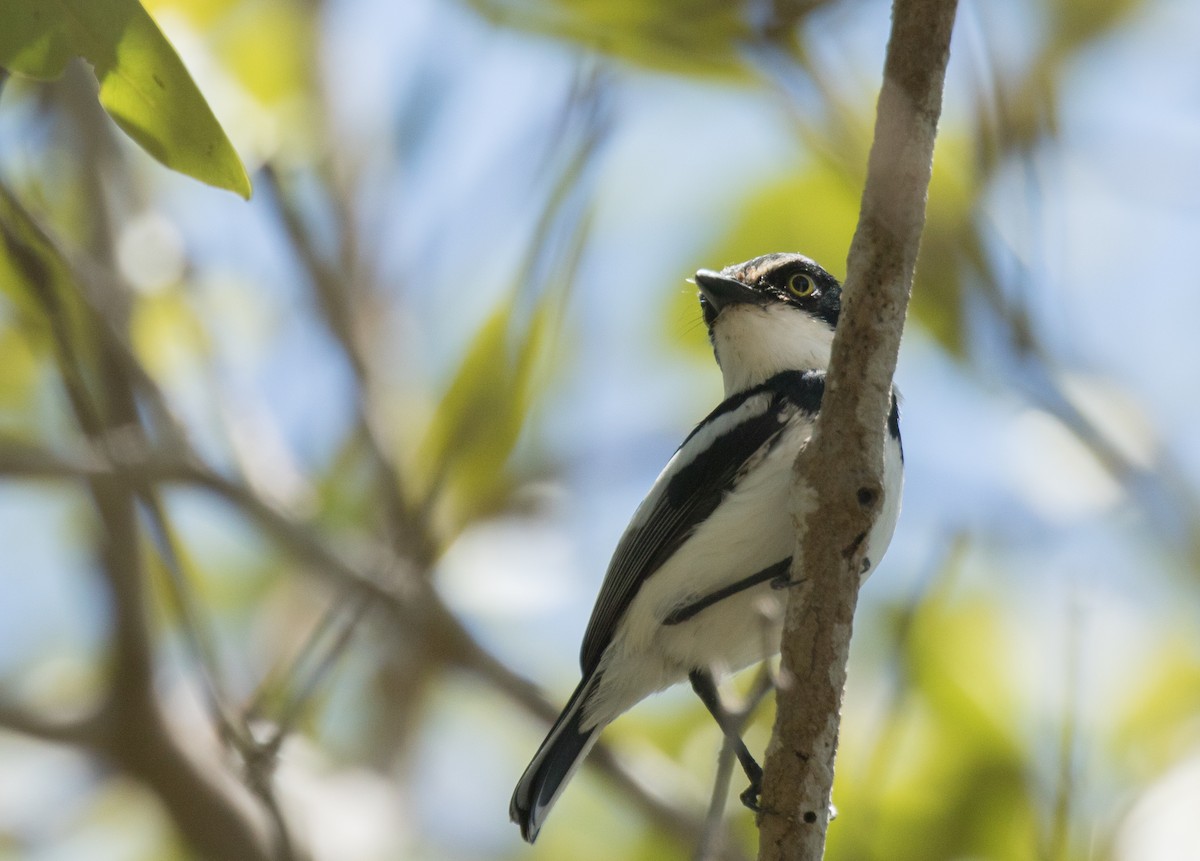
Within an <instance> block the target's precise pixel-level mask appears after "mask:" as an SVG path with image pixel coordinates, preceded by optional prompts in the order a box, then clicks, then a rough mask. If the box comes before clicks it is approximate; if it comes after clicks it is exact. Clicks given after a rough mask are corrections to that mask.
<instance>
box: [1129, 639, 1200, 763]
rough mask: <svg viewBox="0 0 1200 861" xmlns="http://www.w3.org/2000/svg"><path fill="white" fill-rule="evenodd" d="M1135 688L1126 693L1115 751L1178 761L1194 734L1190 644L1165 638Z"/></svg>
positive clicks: (1199, 715) (1198, 662)
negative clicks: (1124, 707)
mask: <svg viewBox="0 0 1200 861" xmlns="http://www.w3.org/2000/svg"><path fill="white" fill-rule="evenodd" d="M1146 666H1147V667H1149V668H1150V670H1149V672H1147V673H1146V677H1145V678H1144V679H1143V680H1142V683H1141V686H1140V688H1138V689H1137V690H1133V691H1130V692H1129V695H1128V697H1127V700H1126V702H1127V709H1126V712H1125V714H1124V715H1122V716H1121V718H1120V721H1119V723H1118V725H1117V728H1116V731H1115V732H1114V733H1113V739H1112V744H1113V747H1114V749H1115V755H1116V756H1117V757H1118V758H1119V759H1121V760H1125V761H1127V762H1129V761H1132V762H1134V763H1137V762H1140V763H1142V764H1143V765H1144V766H1149V771H1150V772H1151V773H1157V772H1159V771H1160V770H1161V769H1163V768H1165V767H1167V766H1169V765H1170V764H1171V763H1173V762H1176V761H1178V759H1179V757H1180V756H1181V755H1182V753H1183V752H1185V751H1187V750H1190V749H1193V748H1194V747H1195V745H1196V744H1197V740H1198V739H1200V658H1198V656H1197V653H1196V647H1195V643H1194V642H1192V641H1190V640H1187V641H1183V642H1177V643H1171V644H1170V645H1168V646H1166V647H1164V648H1162V649H1161V650H1160V652H1159V653H1158V654H1157V655H1155V656H1154V658H1152V659H1150V660H1147V661H1146Z"/></svg>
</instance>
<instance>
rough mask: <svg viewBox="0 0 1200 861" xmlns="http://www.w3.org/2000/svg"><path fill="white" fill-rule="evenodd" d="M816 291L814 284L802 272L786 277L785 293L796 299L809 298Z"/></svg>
mask: <svg viewBox="0 0 1200 861" xmlns="http://www.w3.org/2000/svg"><path fill="white" fill-rule="evenodd" d="M816 290H817V285H816V282H814V281H813V280H812V278H811V277H810V276H808V275H805V274H804V273H803V272H797V273H796V274H794V275H791V276H789V277H788V280H787V291H788V292H789V293H791V294H792V295H793V296H795V297H796V298H797V299H803V298H805V297H806V296H811V295H812V294H813V293H815V292H816Z"/></svg>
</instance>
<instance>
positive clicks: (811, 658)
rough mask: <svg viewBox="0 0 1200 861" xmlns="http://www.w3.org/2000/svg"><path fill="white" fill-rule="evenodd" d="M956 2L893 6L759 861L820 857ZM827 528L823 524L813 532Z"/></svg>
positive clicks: (771, 756)
mask: <svg viewBox="0 0 1200 861" xmlns="http://www.w3.org/2000/svg"><path fill="white" fill-rule="evenodd" d="M955 7H956V0H896V2H895V5H894V6H893V13H892V14H893V20H892V34H891V39H890V41H889V44H888V51H887V59H886V61H885V64H884V76H883V86H882V89H881V91H880V95H879V105H878V113H877V120H876V126H875V141H874V144H873V145H872V148H871V157H870V161H869V164H868V173H867V182H866V187H865V189H864V192H863V203H862V211H861V213H860V216H859V225H858V231H857V232H856V234H855V237H854V242H853V243H852V245H851V249H850V256H849V261H848V272H847V278H846V290H845V294H844V303H843V305H844V307H843V311H842V315H841V318H840V319H839V322H838V330H837V335H836V337H835V339H834V344H833V358H832V361H831V363H830V367H829V374H828V377H827V379H826V385H825V396H824V400H823V402H822V408H821V417H820V419H819V421H818V423H817V428H816V430H815V432H814V434H813V439H812V442H811V443H810V444H809V446H808V447H807V448H806V449H805V450H804V451H803V452H802V453H801V454H800V456H799V458H798V459H797V463H796V472H797V476H804V477H805V479H806V480H805V481H800V480H799V479H798V480H797V483H796V485H795V486H794V488H793V494H792V500H793V502H792V510H793V517H794V518H795V520H796V523H797V527H798V530H797V539H798V540H797V550H796V553H795V556H794V561H793V571H792V576H793V579H794V580H796V581H798V582H799V581H803V582H802V585H801V586H800V587H799V588H797V589H796V590H794V591H793V592H792V594H791V596H790V599H789V604H788V610H787V616H786V620H785V625H784V635H783V642H782V656H783V658H782V668H781V674H782V678H783V681H784V684H783V685H782V687H781V689H780V691H779V694H778V708H777V711H776V722H775V731H774V735H773V737H772V740H771V744H770V747H769V748H768V752H767V761H766V770H765V775H764V783H763V811H762V813H761V814H760V816H759V826H760V844H759V858H760V859H764V861H765V859H770V861H776V859H809V861H816V859H820V858H821V857H822V856H823V854H824V848H825V833H826V829H827V827H828V821H829V806H830V799H831V794H832V787H833V766H834V759H835V756H836V752H837V741H838V724H839V721H838V716H839V712H840V709H841V701H842V691H843V688H844V686H845V679H846V661H847V659H848V657H849V651H850V632H851V628H852V625H853V619H854V608H855V604H856V603H857V599H858V587H859V582H860V573H861V571H862V570H864V566H863V562H864V559H863V553H864V552H865V542H864V541H863V538H865V536H866V534H867V532H868V531H869V529H870V527H871V525H872V523H873V522H874V520H875V518H876V517H877V515H878V512H879V508H880V502H881V500H882V497H883V493H882V488H883V483H882V478H881V476H882V467H883V447H884V439H885V436H884V435H885V424H886V421H887V416H888V412H889V409H890V399H891V381H892V374H893V372H894V371H895V367H896V356H897V353H898V352H899V347H900V336H901V333H902V331H903V326H904V315H905V311H906V308H907V306H908V297H909V292H910V290H911V285H912V275H913V270H914V268H915V265H916V259H917V249H918V247H919V245H920V236H921V229H922V227H923V226H924V221H925V196H926V194H927V191H928V186H929V177H930V170H931V164H932V159H933V144H934V139H935V136H936V132H937V121H938V117H939V116H940V113H941V99H942V84H943V81H944V78H945V69H946V62H947V59H948V57H949V50H950V32H951V29H952V27H953V23H954V14H955ZM818 518H819V524H818Z"/></svg>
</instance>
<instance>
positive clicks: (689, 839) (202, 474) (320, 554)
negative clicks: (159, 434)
mask: <svg viewBox="0 0 1200 861" xmlns="http://www.w3.org/2000/svg"><path fill="white" fill-rule="evenodd" d="M122 454H124V455H125V456H124V458H123V459H122V460H120V461H116V462H114V460H113V459H112V453H111V452H104V451H102V450H101V447H99V446H92V447H90V448H89V449H86V450H84V451H83V452H82V453H77V454H74V455H71V456H64V455H59V454H57V453H54V452H50V451H48V450H47V449H44V448H42V447H40V446H36V445H32V444H29V443H24V442H19V441H15V440H0V477H20V478H26V479H36V478H42V479H46V478H52V479H59V480H91V479H95V478H97V477H112V476H120V477H122V478H123V479H124V480H125V481H127V482H129V483H130V484H132V485H133V486H135V487H141V486H145V485H162V484H165V485H171V484H174V485H180V486H187V487H193V488H196V489H200V490H204V491H206V492H208V493H212V494H214V495H215V496H217V497H218V498H220V499H222V500H224V501H225V502H226V503H227V504H229V505H232V506H233V507H234V508H236V509H237V510H238V511H240V512H241V514H242V515H243V516H244V517H246V518H247V519H248V520H249V521H251V522H253V523H255V524H256V525H257V527H258V528H259V529H260V530H262V532H263V533H264V534H266V535H267V536H269V537H270V538H271V539H272V540H273V541H275V542H276V543H277V545H278V546H279V547H280V549H282V550H283V551H284V552H286V553H287V554H288V555H289V556H291V557H292V558H293V559H296V560H299V561H302V562H303V563H304V565H305V567H306V568H307V569H309V570H311V572H312V573H313V574H314V575H317V576H321V577H324V578H325V579H327V580H328V581H329V582H330V583H333V584H335V585H337V586H339V587H343V588H349V589H350V590H351V591H352V592H354V593H357V594H361V595H363V596H365V597H367V598H369V599H370V600H371V602H372V603H373V604H374V605H375V606H378V607H380V608H381V609H384V610H386V611H387V612H389V613H391V614H392V615H393V617H394V618H395V620H396V623H397V624H399V625H404V626H407V627H408V628H409V629H410V630H411V631H413V632H414V634H416V635H417V636H418V637H419V638H421V639H422V640H423V641H426V642H429V643H436V644H437V648H436V649H434V650H433V653H435V654H437V655H438V656H440V657H441V659H443V660H445V661H446V662H447V663H448V664H449V665H450V666H453V667H455V668H456V669H458V670H459V671H461V672H465V673H468V674H470V675H473V676H476V677H478V678H480V679H481V680H483V681H484V682H485V683H487V684H488V685H489V686H490V687H491V688H493V689H494V690H496V691H498V692H499V693H500V694H501V695H503V696H504V697H505V698H507V699H509V700H510V701H512V702H514V703H515V704H517V705H518V706H519V707H521V708H522V709H523V710H524V711H526V712H528V713H529V714H531V715H533V716H535V717H536V718H538V719H539V720H542V721H544V722H545V723H546V724H550V723H551V722H553V720H554V718H555V717H556V716H557V714H558V708H557V707H556V706H555V705H554V704H552V703H551V702H550V701H548V700H547V699H546V698H545V697H543V696H542V695H541V693H540V692H539V690H538V688H537V686H536V685H534V684H533V683H532V682H530V681H529V680H528V679H525V678H524V677H522V676H520V675H518V674H517V673H515V672H513V671H512V670H511V669H510V668H509V667H508V666H507V665H505V664H504V663H503V662H502V661H500V660H499V659H497V658H496V656H495V655H493V654H492V653H491V652H490V651H488V650H487V649H486V648H484V647H483V646H482V645H481V644H480V643H479V642H478V641H477V640H476V639H475V638H474V637H473V636H472V635H471V634H470V632H469V631H468V630H467V629H466V628H465V627H464V626H463V624H462V622H460V621H459V620H458V618H457V617H456V616H455V615H454V614H453V613H452V612H451V611H450V610H449V608H447V607H446V606H445V604H444V603H443V602H442V600H441V598H440V597H439V596H438V594H437V593H436V591H434V590H433V589H432V588H430V587H429V586H428V585H427V584H426V583H425V581H424V579H423V578H420V577H400V578H397V577H396V576H395V568H396V566H401V565H407V564H408V563H407V562H406V561H405V560H401V559H398V558H396V557H394V556H392V555H391V554H390V552H389V550H388V549H387V548H386V547H383V548H379V549H378V552H377V553H375V554H362V555H363V556H367V555H374V556H376V557H377V558H376V559H375V560H374V562H373V564H372V565H371V566H370V567H369V568H364V567H360V564H361V563H359V562H357V561H349V560H347V559H346V558H345V556H344V555H343V554H342V553H340V552H338V551H336V550H334V549H333V548H331V547H330V546H329V545H328V544H327V543H326V541H325V540H323V539H322V538H321V537H320V535H319V533H318V531H317V530H315V529H313V527H312V525H311V524H307V523H303V522H300V521H298V520H295V519H293V518H292V517H291V516H289V515H288V514H287V513H285V512H283V511H281V510H280V509H278V508H277V507H276V506H274V505H272V504H271V503H269V502H266V501H265V500H263V499H262V498H261V497H260V496H258V495H257V494H256V493H255V492H254V491H253V490H252V489H250V488H249V487H247V486H246V485H244V484H241V483H240V482H238V481H236V480H234V479H231V478H226V477H225V476H221V475H219V474H217V473H216V472H214V471H212V470H211V469H210V468H209V467H207V466H206V465H204V464H202V463H200V462H199V461H198V460H195V459H192V458H189V459H188V460H186V461H181V460H179V459H177V458H174V457H163V456H161V455H155V454H153V453H150V452H146V453H144V455H143V456H142V457H132V456H130V453H129V452H122ZM106 455H107V456H106ZM396 582H403V583H405V584H407V585H406V588H404V589H397V588H396V587H395V586H393V585H391V584H393V583H396ZM2 717H3V712H0V718H2ZM588 764H589V766H590V767H593V768H595V769H596V770H597V771H598V772H600V773H601V774H603V775H604V776H605V777H606V779H608V780H609V781H611V782H612V783H613V785H614V786H615V787H616V788H617V789H618V791H619V793H620V794H621V795H622V796H623V797H626V798H628V799H630V802H631V803H632V804H633V805H634V806H636V807H637V809H639V810H640V811H642V813H643V814H644V815H645V816H646V818H647V819H648V820H649V821H650V822H652V823H654V825H655V826H657V827H658V828H660V829H662V831H664V832H665V833H667V834H670V835H671V836H672V837H673V838H674V839H676V840H678V841H680V842H681V843H683V844H686V845H690V844H691V843H693V842H694V841H695V838H696V835H697V834H699V833H700V832H701V830H702V828H703V823H702V821H701V819H700V818H699V817H698V816H696V815H694V814H693V813H691V812H690V811H687V810H685V809H683V808H682V807H680V806H678V805H676V804H673V803H671V802H670V801H668V800H666V799H664V798H662V797H661V796H660V795H659V794H658V793H656V792H655V791H654V790H653V789H651V788H649V787H647V786H646V785H645V784H644V783H643V782H642V781H641V780H640V779H638V778H637V777H636V776H635V775H634V774H633V773H632V772H630V771H629V769H628V768H626V767H625V766H624V765H623V764H622V763H621V762H620V761H619V760H618V759H617V757H616V756H614V755H613V753H612V750H611V749H610V748H609V747H608V746H607V745H605V744H604V743H603V741H602V742H601V743H600V744H598V745H597V746H596V748H595V750H594V751H593V753H592V755H591V756H590V757H589V758H588Z"/></svg>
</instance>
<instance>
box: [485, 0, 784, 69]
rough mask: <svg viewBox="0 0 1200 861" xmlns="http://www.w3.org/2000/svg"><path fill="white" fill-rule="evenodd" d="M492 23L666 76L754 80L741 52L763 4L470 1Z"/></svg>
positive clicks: (621, 0)
mask: <svg viewBox="0 0 1200 861" xmlns="http://www.w3.org/2000/svg"><path fill="white" fill-rule="evenodd" d="M469 3H470V5H471V6H472V7H473V8H474V9H475V10H476V11H477V12H478V13H479V14H480V15H482V16H483V17H485V18H487V19H488V20H489V21H492V22H493V23H496V24H499V25H502V26H506V27H514V28H516V29H521V30H527V31H530V32H533V33H537V34H539V35H547V36H554V37H557V38H562V39H569V40H570V41H572V42H576V43H578V44H580V45H583V46H585V47H587V48H590V49H592V50H594V51H599V52H601V53H604V54H608V55H610V56H613V57H616V58H618V59H621V60H626V61H628V62H630V63H633V64H635V65H639V66H645V67H646V68H649V69H654V70H656V71H661V72H672V73H676V74H683V75H693V76H717V77H722V78H728V79H734V80H749V79H750V78H751V73H750V71H749V70H748V69H747V67H746V66H745V64H744V63H743V62H742V60H741V57H740V54H739V50H740V48H741V46H742V45H744V44H746V43H748V42H751V41H753V40H754V38H755V33H754V32H753V30H752V28H751V26H750V22H751V20H752V16H762V14H763V10H762V9H761V4H759V3H749V2H743V3H737V2H729V0H658V2H653V3H647V2H645V0H469Z"/></svg>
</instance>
